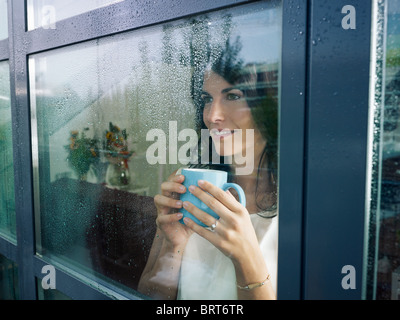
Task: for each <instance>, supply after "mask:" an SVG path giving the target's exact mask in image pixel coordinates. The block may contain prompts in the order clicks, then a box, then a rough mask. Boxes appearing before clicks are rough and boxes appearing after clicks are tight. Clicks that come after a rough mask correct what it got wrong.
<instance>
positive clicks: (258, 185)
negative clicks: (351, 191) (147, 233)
mask: <svg viewBox="0 0 400 320" xmlns="http://www.w3.org/2000/svg"><path fill="white" fill-rule="evenodd" d="M238 51H240V49H238V48H237V47H235V46H230V45H229V43H228V44H227V46H226V50H225V51H224V52H223V53H222V54H221V55H219V57H218V58H217V59H215V60H214V61H211V62H210V61H208V63H207V64H204V67H203V68H197V71H195V73H194V75H193V82H192V95H193V100H194V103H195V105H196V107H197V110H198V115H199V119H198V120H199V121H198V123H199V128H207V129H208V130H209V133H210V136H211V140H212V145H213V148H214V149H215V150H216V152H218V154H219V155H220V157H221V160H222V162H227V161H226V159H228V158H229V157H232V159H233V161H232V164H225V165H218V164H212V163H209V164H208V165H207V167H210V168H215V166H217V167H218V168H220V169H223V170H227V171H228V172H229V173H230V180H231V181H234V182H235V183H237V184H239V185H240V186H241V187H242V188H243V190H244V192H245V195H246V202H247V204H246V207H244V206H242V205H241V204H240V203H239V202H238V201H237V199H236V197H235V196H234V195H233V194H232V193H230V192H229V191H227V192H225V191H222V190H221V189H219V188H217V187H215V186H213V185H212V184H210V183H208V182H206V181H205V182H204V183H203V184H201V183H199V187H194V186H193V188H192V187H190V188H189V191H190V192H191V193H193V194H194V195H195V196H196V197H198V198H199V199H200V200H202V201H203V202H204V203H205V204H206V205H208V204H209V203H210V201H215V200H216V202H215V205H216V209H215V210H214V211H215V212H216V213H217V214H218V216H220V219H219V220H218V221H216V220H215V218H213V217H212V216H210V215H208V214H206V213H205V212H203V211H201V210H200V209H198V208H196V207H195V206H193V205H192V204H191V203H188V202H184V203H182V202H181V201H180V200H179V195H180V194H183V193H185V192H186V188H185V187H184V186H183V185H182V183H183V181H184V176H183V175H181V174H177V173H173V174H171V176H170V177H169V178H168V180H167V181H166V182H164V183H162V185H161V190H162V192H161V195H156V196H155V197H154V201H155V204H156V207H157V214H158V217H157V221H156V223H157V233H156V236H155V238H154V242H153V246H152V249H151V251H150V256H149V259H148V262H147V265H146V267H145V269H144V271H143V274H142V276H141V279H140V282H139V288H138V290H139V291H140V292H142V293H143V294H146V295H148V296H151V297H153V298H159V299H176V298H177V299H275V297H276V271H277V265H276V263H277V241H278V239H277V208H276V203H277V185H276V181H277V99H276V87H274V85H273V83H274V81H276V79H275V77H276V73H274V72H273V71H265V70H263V67H265V66H263V65H256V64H250V65H246V66H244V65H243V63H242V61H241V60H239V59H237V53H238ZM210 57H211V55H210ZM210 60H211V59H210ZM238 132H240V133H241V134H238ZM248 132H252V133H253V136H254V139H253V141H251V140H252V139H250V137H249V136H248ZM250 141H251V143H249V142H250ZM237 154H240V155H242V156H245V158H246V160H251V161H252V163H254V167H253V168H252V170H251V172H250V173H248V174H245V175H243V174H236V173H237V172H239V171H238V169H240V167H243V165H246V164H241V165H237V164H236V162H235V161H234V159H235V155H237ZM224 160H225V161H224ZM202 165H204V164H202ZM182 207H185V209H186V210H187V211H189V212H190V213H191V214H193V215H194V216H195V217H196V218H198V219H199V220H200V221H202V222H203V223H204V224H206V225H207V226H212V228H211V229H212V230H210V229H209V228H203V227H201V226H199V225H197V224H196V223H195V222H193V221H192V220H190V219H189V218H185V219H184V224H182V223H180V222H179V220H181V219H182V215H181V214H180V213H179V212H177V211H178V210H179V209H180V208H182Z"/></svg>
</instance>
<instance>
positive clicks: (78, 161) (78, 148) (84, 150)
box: [65, 128, 100, 181]
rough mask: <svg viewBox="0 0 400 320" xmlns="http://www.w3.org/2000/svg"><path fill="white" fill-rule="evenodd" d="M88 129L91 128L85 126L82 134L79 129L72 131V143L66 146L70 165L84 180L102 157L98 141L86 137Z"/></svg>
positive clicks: (80, 178) (70, 138)
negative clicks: (91, 167)
mask: <svg viewBox="0 0 400 320" xmlns="http://www.w3.org/2000/svg"><path fill="white" fill-rule="evenodd" d="M88 130H89V128H84V129H83V131H82V133H81V134H79V131H77V130H74V131H71V135H70V137H69V140H70V144H69V145H66V146H65V148H66V150H67V151H68V156H67V162H68V164H69V166H71V168H72V169H73V170H74V171H75V173H76V175H77V176H78V178H79V180H83V181H85V180H86V177H87V173H88V171H89V169H90V166H91V165H93V166H96V165H97V163H98V162H99V159H100V157H99V148H98V141H97V140H96V139H91V138H88V137H86V135H85V131H88Z"/></svg>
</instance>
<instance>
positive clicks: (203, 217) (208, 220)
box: [183, 201, 215, 226]
mask: <svg viewBox="0 0 400 320" xmlns="http://www.w3.org/2000/svg"><path fill="white" fill-rule="evenodd" d="M183 207H184V208H185V209H186V210H187V211H188V212H189V213H191V214H193V215H194V216H195V217H196V218H197V219H199V220H200V221H201V222H203V223H204V224H205V225H206V226H211V225H212V224H213V223H215V218H214V217H213V216H211V215H209V214H208V213H207V212H204V211H203V210H201V209H199V208H197V207H196V206H195V205H194V204H193V203H190V202H189V201H184V202H183Z"/></svg>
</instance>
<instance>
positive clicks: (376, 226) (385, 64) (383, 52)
mask: <svg viewBox="0 0 400 320" xmlns="http://www.w3.org/2000/svg"><path fill="white" fill-rule="evenodd" d="M374 9H375V12H374V14H375V16H376V19H375V21H374V23H375V25H374V26H375V28H376V29H375V30H374V32H375V37H376V38H375V46H376V47H375V51H374V55H375V58H376V60H375V61H373V65H374V67H375V77H372V80H373V81H374V83H373V85H374V91H373V92H372V94H373V99H372V100H371V101H372V103H373V106H372V107H371V110H372V111H373V114H372V115H371V121H372V123H371V127H370V130H371V133H370V145H371V152H370V161H371V163H370V189H369V190H368V193H369V197H368V198H369V200H370V203H369V208H368V211H367V221H368V229H367V231H368V240H367V248H368V250H367V255H366V259H365V262H364V266H365V270H366V279H365V292H364V293H365V298H367V299H378V300H390V299H392V300H399V299H400V123H399V120H400V1H399V0H391V1H387V2H376V3H375V7H374Z"/></svg>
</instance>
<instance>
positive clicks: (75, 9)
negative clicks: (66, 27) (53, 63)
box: [27, 0, 124, 30]
mask: <svg viewBox="0 0 400 320" xmlns="http://www.w3.org/2000/svg"><path fill="white" fill-rule="evenodd" d="M122 1H124V0H85V1H79V0H28V1H27V12H28V30H33V29H37V28H40V27H42V28H44V29H54V28H56V23H57V21H61V20H64V19H67V18H71V17H73V16H76V15H79V14H82V13H85V12H89V11H91V10H95V9H99V8H101V7H105V6H109V5H112V4H114V3H118V2H122Z"/></svg>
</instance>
